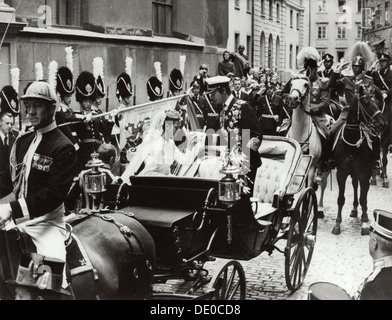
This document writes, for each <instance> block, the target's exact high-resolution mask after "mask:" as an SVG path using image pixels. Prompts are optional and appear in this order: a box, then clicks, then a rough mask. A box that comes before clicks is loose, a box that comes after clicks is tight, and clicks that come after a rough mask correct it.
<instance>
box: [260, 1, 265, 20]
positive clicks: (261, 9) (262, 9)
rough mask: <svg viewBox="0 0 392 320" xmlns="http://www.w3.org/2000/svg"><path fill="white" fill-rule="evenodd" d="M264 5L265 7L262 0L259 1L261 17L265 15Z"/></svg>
mask: <svg viewBox="0 0 392 320" xmlns="http://www.w3.org/2000/svg"><path fill="white" fill-rule="evenodd" d="M264 5H265V3H264V0H260V11H261V15H262V16H264V15H265V9H264Z"/></svg>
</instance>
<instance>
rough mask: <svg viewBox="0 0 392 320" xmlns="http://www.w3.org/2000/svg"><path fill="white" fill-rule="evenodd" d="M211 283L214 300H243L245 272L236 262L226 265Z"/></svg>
mask: <svg viewBox="0 0 392 320" xmlns="http://www.w3.org/2000/svg"><path fill="white" fill-rule="evenodd" d="M211 283H212V288H213V289H215V299H216V300H245V294H246V280H245V272H244V269H243V268H242V265H241V264H240V263H239V262H238V261H235V260H232V261H229V262H228V263H226V264H225V265H224V267H223V268H222V269H221V270H220V271H219V273H218V274H217V275H215V276H214V278H213V279H212V280H211Z"/></svg>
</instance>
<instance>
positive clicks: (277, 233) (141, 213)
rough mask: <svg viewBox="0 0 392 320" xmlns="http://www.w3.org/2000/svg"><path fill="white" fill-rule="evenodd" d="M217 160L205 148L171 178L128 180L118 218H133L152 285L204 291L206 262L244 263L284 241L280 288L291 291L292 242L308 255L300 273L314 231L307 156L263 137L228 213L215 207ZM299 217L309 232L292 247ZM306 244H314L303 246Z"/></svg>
mask: <svg viewBox="0 0 392 320" xmlns="http://www.w3.org/2000/svg"><path fill="white" fill-rule="evenodd" d="M219 153H220V149H219V147H211V146H207V147H206V154H207V155H208V156H205V157H204V158H202V159H198V160H197V159H196V160H195V162H194V163H192V164H191V166H190V167H187V168H186V170H179V171H178V174H177V175H176V176H174V175H170V176H141V175H131V176H130V177H129V185H128V192H129V197H127V201H126V202H125V203H123V205H122V208H121V210H122V211H125V212H131V213H132V214H134V215H135V217H136V219H137V220H138V221H139V222H141V224H142V225H143V226H144V227H145V228H146V229H147V230H148V231H149V232H150V234H151V235H152V237H153V239H154V241H155V245H156V258H157V261H156V262H157V269H156V275H155V279H156V281H157V282H160V281H166V280H168V279H171V278H182V279H186V280H189V279H190V280H195V278H197V283H198V284H197V286H198V285H204V284H206V283H208V282H209V281H210V280H211V279H208V277H206V274H205V273H203V272H201V271H204V269H203V265H204V263H205V262H207V261H211V260H213V259H215V258H224V259H234V260H250V259H253V258H255V257H256V256H258V255H259V254H260V253H262V252H263V251H268V252H269V253H272V252H273V251H274V250H275V249H276V248H277V247H276V243H277V242H278V241H279V240H281V239H285V240H286V239H288V246H286V247H285V248H284V249H283V250H282V252H283V253H285V255H286V256H287V259H286V260H287V266H286V269H287V272H286V275H287V277H286V280H287V278H288V280H287V281H286V282H287V284H288V286H289V288H290V289H291V290H296V289H298V288H299V286H300V285H301V284H302V281H303V278H301V277H299V278H300V279H294V280H293V279H292V278H293V276H292V275H290V272H291V271H290V270H291V269H292V267H293V266H292V265H291V264H292V260H293V259H292V258H291V257H292V255H293V252H294V251H295V250H294V249H295V245H296V244H293V243H292V242H294V241H297V242H298V241H302V246H307V247H309V248H310V253H309V258H308V257H307V256H306V259H304V260H305V264H306V265H305V266H303V267H302V268H303V269H302V271H300V272H305V273H306V270H307V268H308V266H309V263H310V259H311V253H312V252H313V247H314V240H315V233H316V229H317V218H315V214H314V213H315V212H317V201H316V199H315V194H314V191H313V189H310V188H308V189H305V181H306V176H307V172H308V170H309V164H310V162H311V156H305V155H303V154H302V152H301V148H300V146H299V144H298V143H297V142H296V141H294V140H292V139H288V138H283V137H273V136H265V137H264V138H263V142H262V144H261V146H260V149H259V154H260V157H261V159H262V166H261V167H260V168H259V169H258V172H257V178H256V181H255V187H254V194H253V195H251V196H245V195H243V196H242V197H241V200H239V201H238V202H237V203H235V204H234V205H233V206H232V207H229V208H228V207H227V206H226V205H225V204H224V203H222V202H220V201H219V199H218V188H219V181H220V180H221V178H222V177H223V174H222V173H220V167H219V163H220V160H219V157H220V155H219ZM131 163H132V160H131ZM304 193H305V194H304ZM304 199H305V200H306V201H308V202H306V204H305V206H306V208H305V210H303V206H304V203H300V204H299V203H298V201H301V202H304ZM303 211H305V213H304V212H303ZM308 211H311V212H308ZM301 214H305V216H306V217H305V218H306V219H307V220H306V221H305V223H306V224H307V225H309V224H308V223H307V221H309V220H310V229H309V228H308V229H307V230H302V231H303V234H301V240H298V235H297V234H296V232H298V229H301V228H302V225H301V226H298V223H300V222H299V221H300V220H301V219H300V215H301ZM290 220H291V223H290ZM302 220H303V219H302ZM308 227H309V226H308ZM296 230H297V231H296ZM305 233H306V235H305ZM288 234H289V235H288ZM308 235H309V237H308ZM294 239H296V240H294ZM309 239H311V241H310V242H312V241H313V242H312V243H310V242H307V241H308V240H309ZM289 242H290V243H291V244H290V243H289ZM297 251H298V250H297ZM296 254H298V253H296ZM290 261H291V262H290ZM297 267H298V266H295V268H297ZM305 269H306V270H305ZM195 275H197V276H195ZM295 277H296V276H295Z"/></svg>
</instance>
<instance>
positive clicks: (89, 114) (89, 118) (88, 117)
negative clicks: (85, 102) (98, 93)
mask: <svg viewBox="0 0 392 320" xmlns="http://www.w3.org/2000/svg"><path fill="white" fill-rule="evenodd" d="M91 120H92V114H91V113H88V114H86V115H85V116H84V120H83V122H84V123H88V122H91Z"/></svg>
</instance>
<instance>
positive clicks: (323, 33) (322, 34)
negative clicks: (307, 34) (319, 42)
mask: <svg viewBox="0 0 392 320" xmlns="http://www.w3.org/2000/svg"><path fill="white" fill-rule="evenodd" d="M327 37H328V35H327V25H326V24H319V25H318V26H317V39H327Z"/></svg>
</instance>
